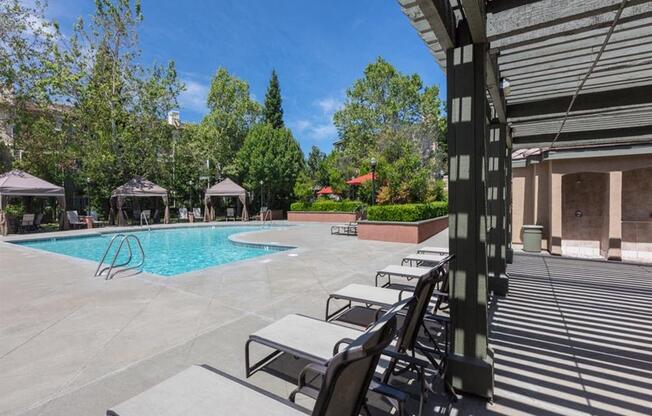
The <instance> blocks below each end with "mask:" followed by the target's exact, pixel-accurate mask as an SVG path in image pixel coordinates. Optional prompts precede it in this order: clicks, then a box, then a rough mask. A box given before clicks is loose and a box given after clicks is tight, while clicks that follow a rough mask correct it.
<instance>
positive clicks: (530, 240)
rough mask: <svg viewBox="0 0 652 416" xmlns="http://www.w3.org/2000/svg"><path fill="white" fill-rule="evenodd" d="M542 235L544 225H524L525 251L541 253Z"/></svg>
mask: <svg viewBox="0 0 652 416" xmlns="http://www.w3.org/2000/svg"><path fill="white" fill-rule="evenodd" d="M542 235H543V226H542V225H524V226H523V251H529V252H532V253H540V252H541V236H542Z"/></svg>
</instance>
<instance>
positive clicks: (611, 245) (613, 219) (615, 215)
mask: <svg viewBox="0 0 652 416" xmlns="http://www.w3.org/2000/svg"><path fill="white" fill-rule="evenodd" d="M622 195H623V173H622V172H619V171H615V172H609V219H608V221H609V224H608V227H607V232H608V240H607V241H608V246H607V250H606V251H607V259H608V260H622V253H621V246H622V239H623V229H622V204H621V201H622Z"/></svg>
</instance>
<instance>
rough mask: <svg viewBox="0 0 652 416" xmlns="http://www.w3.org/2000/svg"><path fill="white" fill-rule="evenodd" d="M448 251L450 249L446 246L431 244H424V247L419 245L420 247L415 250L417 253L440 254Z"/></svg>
mask: <svg viewBox="0 0 652 416" xmlns="http://www.w3.org/2000/svg"><path fill="white" fill-rule="evenodd" d="M448 253H450V250H449V249H448V247H433V246H426V247H421V248H420V249H418V250H417V254H441V255H446V254H448Z"/></svg>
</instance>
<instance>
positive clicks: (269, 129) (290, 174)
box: [237, 123, 305, 209]
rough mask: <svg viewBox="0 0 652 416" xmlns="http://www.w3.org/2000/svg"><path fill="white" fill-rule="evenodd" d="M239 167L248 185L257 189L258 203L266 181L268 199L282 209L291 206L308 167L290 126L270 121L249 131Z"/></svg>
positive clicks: (268, 201)
mask: <svg viewBox="0 0 652 416" xmlns="http://www.w3.org/2000/svg"><path fill="white" fill-rule="evenodd" d="M237 167H238V172H239V174H240V177H241V178H242V179H243V183H244V185H245V187H246V188H247V189H250V190H254V192H256V193H257V196H256V198H254V204H257V203H258V201H259V200H260V188H261V185H260V181H262V182H263V186H262V188H263V191H262V192H263V200H264V203H265V204H266V205H267V206H269V207H271V208H279V209H287V208H288V207H289V204H290V202H291V199H292V198H293V190H294V185H295V182H296V179H297V177H298V176H299V174H300V173H301V172H302V171H303V170H304V169H305V168H304V161H303V153H302V152H301V148H300V147H299V143H297V141H296V140H295V139H294V137H292V133H291V132H290V130H288V129H286V128H281V129H277V128H274V127H273V126H272V125H271V124H269V123H265V124H258V125H255V126H254V127H253V128H252V129H251V130H250V131H249V134H248V135H247V138H246V139H245V142H244V145H243V146H242V148H241V149H240V151H239V152H238V156H237Z"/></svg>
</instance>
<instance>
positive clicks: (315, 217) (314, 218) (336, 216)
mask: <svg viewBox="0 0 652 416" xmlns="http://www.w3.org/2000/svg"><path fill="white" fill-rule="evenodd" d="M358 219H360V213H359V212H324V211H288V221H311V222H350V221H357V220H358Z"/></svg>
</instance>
